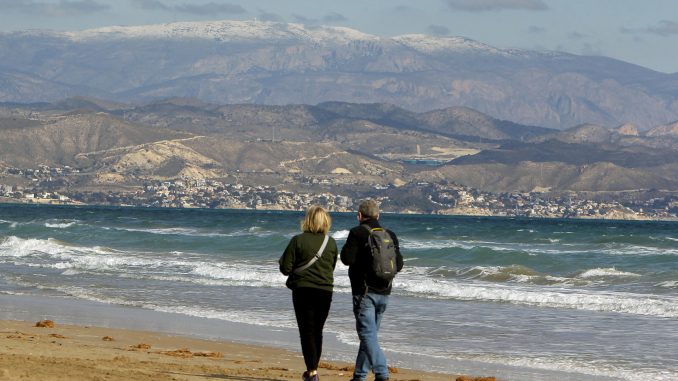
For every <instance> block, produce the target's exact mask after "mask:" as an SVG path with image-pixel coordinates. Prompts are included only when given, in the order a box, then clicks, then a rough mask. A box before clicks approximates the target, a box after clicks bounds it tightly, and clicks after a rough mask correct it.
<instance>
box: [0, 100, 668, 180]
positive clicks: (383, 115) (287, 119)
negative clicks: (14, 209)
mask: <svg viewBox="0 0 678 381" xmlns="http://www.w3.org/2000/svg"><path fill="white" fill-rule="evenodd" d="M0 131H1V132H2V134H0V164H2V165H3V166H4V167H19V168H36V167H37V166H39V165H47V166H50V167H55V166H56V167H58V166H64V165H68V166H71V167H75V168H78V169H80V172H79V175H78V178H77V182H76V183H73V184H71V185H72V186H77V187H104V188H105V187H112V186H128V187H129V186H132V187H133V186H138V185H140V184H143V183H144V182H145V181H149V180H165V179H178V178H188V179H202V178H215V179H230V180H227V181H230V182H233V181H238V182H248V183H250V184H252V185H256V184H261V183H265V184H268V185H280V184H296V183H298V182H299V179H301V178H305V179H307V180H304V181H308V179H314V180H313V181H317V182H319V183H320V182H321V183H322V184H326V185H327V186H329V187H332V186H365V187H374V186H384V185H392V186H396V187H400V186H402V185H406V184H419V183H440V184H445V183H450V182H454V183H458V184H463V185H467V186H471V187H474V188H478V189H482V190H489V191H494V192H504V191H532V190H537V191H544V190H552V191H566V190H572V191H593V192H597V191H627V190H643V189H645V190H646V189H652V188H654V189H661V190H674V191H675V190H678V139H676V138H675V137H674V136H673V135H672V134H671V133H670V132H671V131H672V130H671V129H670V128H667V127H665V126H660V127H658V128H657V129H651V130H649V131H648V132H647V133H644V132H638V131H636V130H633V129H631V128H630V127H628V126H626V127H624V128H613V129H610V128H606V127H603V126H599V125H592V124H587V125H580V126H576V127H573V128H571V129H568V130H565V131H558V130H552V129H546V128H539V127H533V126H524V125H519V124H515V123H511V122H506V121H501V120H497V119H494V118H492V117H490V116H488V115H485V114H482V113H480V112H478V111H475V110H471V109H467V108H460V107H453V108H447V109H440V110H433V111H429V112H424V113H415V112H411V111H407V110H405V109H402V108H399V107H397V106H394V105H390V104H351V103H341V102H331V103H322V104H319V105H316V106H310V105H291V106H264V105H215V104H210V103H205V102H202V101H198V100H193V99H170V100H166V101H160V102H153V103H145V104H142V105H134V104H116V103H111V102H105V101H101V100H98V99H93V98H76V99H67V100H65V101H61V102H58V103H54V104H37V105H15V104H5V105H4V106H1V107H0ZM658 134H660V135H658Z"/></svg>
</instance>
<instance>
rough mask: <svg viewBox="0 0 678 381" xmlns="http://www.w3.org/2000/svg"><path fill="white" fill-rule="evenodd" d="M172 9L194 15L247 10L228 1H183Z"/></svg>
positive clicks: (234, 12)
mask: <svg viewBox="0 0 678 381" xmlns="http://www.w3.org/2000/svg"><path fill="white" fill-rule="evenodd" d="M174 10H176V11H177V12H181V13H190V14H194V15H212V14H224V13H228V14H240V13H245V12H247V11H246V10H245V8H243V7H241V6H240V5H237V4H229V3H215V2H210V3H205V4H190V3H183V4H181V5H177V6H176V7H174Z"/></svg>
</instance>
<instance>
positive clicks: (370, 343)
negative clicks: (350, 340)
mask: <svg viewBox="0 0 678 381" xmlns="http://www.w3.org/2000/svg"><path fill="white" fill-rule="evenodd" d="M387 305H388V295H379V294H372V293H367V294H366V295H354V296H353V314H354V315H355V326H356V331H358V337H359V338H360V349H359V350H358V357H357V358H356V360H355V371H354V372H353V379H354V380H365V379H367V375H368V374H369V373H370V370H372V371H374V375H375V377H376V378H377V379H378V380H387V379H388V377H389V375H388V366H387V365H386V357H385V356H384V352H382V350H381V347H379V340H378V338H377V333H378V332H379V325H380V324H381V317H382V316H383V314H384V311H386V306H387Z"/></svg>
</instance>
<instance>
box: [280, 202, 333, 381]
mask: <svg viewBox="0 0 678 381" xmlns="http://www.w3.org/2000/svg"><path fill="white" fill-rule="evenodd" d="M331 225H332V219H331V218H330V215H329V214H328V213H327V211H325V209H323V208H322V207H320V206H311V207H310V208H308V210H307V211H306V216H305V217H304V220H303V221H302V223H301V231H302V233H301V234H298V235H296V236H294V237H292V239H291V240H290V242H289V244H288V245H287V248H286V249H285V252H284V253H283V255H282V256H281V257H280V260H279V263H280V271H281V272H282V273H283V274H284V275H287V276H288V278H287V283H286V284H287V287H288V288H289V289H291V290H292V303H293V304H294V313H295V315H296V317H297V325H298V326H299V337H300V339H301V351H302V353H303V354H304V362H305V363H306V372H304V375H303V379H304V381H318V380H319V378H318V363H320V355H321V353H322V346H323V327H324V326H325V321H326V320H327V316H328V315H329V312H330V305H331V304H332V290H333V288H334V267H335V266H336V264H337V243H336V242H335V241H334V239H333V238H332V237H330V236H329V235H328V232H329V230H330V226H331Z"/></svg>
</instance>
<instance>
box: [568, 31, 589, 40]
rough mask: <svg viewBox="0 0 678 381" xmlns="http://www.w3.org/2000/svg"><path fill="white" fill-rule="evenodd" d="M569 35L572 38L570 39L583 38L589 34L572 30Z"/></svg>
mask: <svg viewBox="0 0 678 381" xmlns="http://www.w3.org/2000/svg"><path fill="white" fill-rule="evenodd" d="M567 37H569V38H570V40H582V39H584V38H586V37H587V36H586V35H585V34H581V33H579V32H572V33H570V34H568V35H567Z"/></svg>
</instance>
